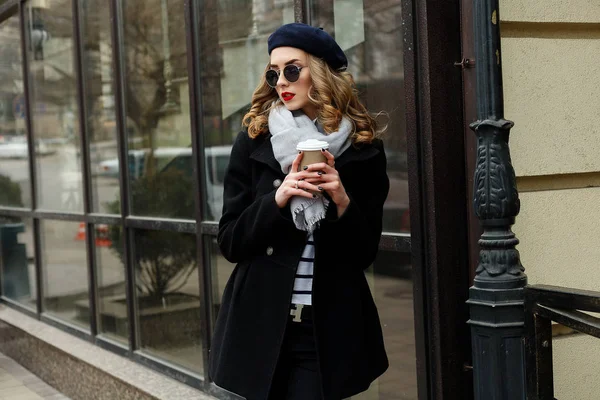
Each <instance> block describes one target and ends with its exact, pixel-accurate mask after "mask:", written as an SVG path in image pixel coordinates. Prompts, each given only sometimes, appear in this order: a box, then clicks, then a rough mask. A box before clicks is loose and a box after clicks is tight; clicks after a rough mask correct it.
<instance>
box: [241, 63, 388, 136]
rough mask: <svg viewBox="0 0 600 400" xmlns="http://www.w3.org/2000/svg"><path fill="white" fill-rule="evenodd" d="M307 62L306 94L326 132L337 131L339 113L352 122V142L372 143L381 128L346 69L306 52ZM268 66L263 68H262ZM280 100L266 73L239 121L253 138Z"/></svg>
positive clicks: (265, 125) (262, 129) (264, 129)
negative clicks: (308, 77)
mask: <svg viewBox="0 0 600 400" xmlns="http://www.w3.org/2000/svg"><path fill="white" fill-rule="evenodd" d="M307 56H308V66H309V68H310V76H311V78H312V86H311V89H310V92H309V94H308V98H309V101H310V102H311V103H312V104H313V105H314V106H315V107H316V109H317V117H318V119H319V122H320V123H321V124H322V126H323V129H324V130H325V133H326V134H329V133H332V132H336V131H337V130H338V127H339V125H340V122H341V121H342V116H344V115H345V116H346V117H348V118H349V119H350V120H351V121H352V123H353V125H354V131H353V132H352V134H351V140H352V143H353V144H355V145H357V144H363V143H371V142H372V141H373V139H374V138H375V137H376V136H377V135H379V134H380V133H381V132H380V131H378V130H377V128H378V127H377V121H376V120H375V118H373V117H372V116H371V114H369V112H368V111H367V109H366V107H365V106H364V105H363V104H362V103H361V102H360V100H359V99H358V91H357V90H356V87H355V84H354V78H352V75H351V74H350V73H349V72H345V71H344V72H338V71H334V70H332V69H331V68H330V67H329V65H327V64H326V63H325V62H324V61H323V60H321V59H320V58H317V57H313V56H312V55H310V54H308V53H307ZM268 68H269V67H268V66H267V67H266V68H265V71H266V70H267V69H268ZM280 104H282V103H281V100H280V99H279V96H278V95H277V91H276V90H275V89H273V88H272V87H270V86H269V85H267V82H266V80H265V75H264V74H263V75H262V76H261V78H260V82H259V84H258V87H257V88H256V89H255V90H254V93H253V94H252V104H251V106H250V111H248V112H247V113H246V115H244V119H243V120H242V125H243V126H244V127H246V128H248V135H249V136H250V137H251V138H253V139H254V138H256V137H258V136H260V135H262V134H265V133H266V132H267V131H268V129H269V121H268V119H269V111H271V108H272V107H277V106H279V105H280Z"/></svg>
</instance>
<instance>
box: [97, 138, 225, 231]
mask: <svg viewBox="0 0 600 400" xmlns="http://www.w3.org/2000/svg"><path fill="white" fill-rule="evenodd" d="M231 148H232V146H212V147H207V148H206V149H205V150H204V154H205V163H206V164H205V169H204V170H205V171H206V172H205V173H206V182H207V189H208V190H207V193H206V199H207V201H208V211H209V214H210V215H209V219H211V220H218V219H219V218H221V213H222V208H223V179H224V177H225V170H226V169H227V165H228V164H229V157H230V155H231ZM149 155H150V149H141V150H130V151H129V160H128V164H129V174H130V177H131V178H132V179H136V178H139V177H140V176H142V175H143V174H144V173H145V161H146V159H147V157H148V156H149ZM152 156H153V157H154V159H155V160H156V167H157V170H158V171H159V172H158V173H161V172H164V171H168V170H172V169H177V170H179V171H182V172H183V173H184V174H186V175H188V176H190V177H191V175H192V171H193V166H192V148H191V147H159V148H157V149H155V150H154V152H152ZM96 174H97V175H98V176H104V177H111V178H118V177H119V159H118V158H113V159H109V160H105V161H102V162H100V163H98V165H97V168H96Z"/></svg>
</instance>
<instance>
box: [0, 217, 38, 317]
mask: <svg viewBox="0 0 600 400" xmlns="http://www.w3.org/2000/svg"><path fill="white" fill-rule="evenodd" d="M0 257H1V260H0V265H2V294H3V295H4V296H6V297H8V298H9V299H12V300H15V301H18V302H19V303H21V304H22V305H24V306H26V307H29V308H31V309H35V300H36V298H37V296H36V293H37V286H36V280H35V246H34V243H33V228H32V221H31V220H30V219H27V220H23V221H21V220H20V219H19V218H7V217H3V216H0Z"/></svg>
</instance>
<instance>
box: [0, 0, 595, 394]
mask: <svg viewBox="0 0 600 400" xmlns="http://www.w3.org/2000/svg"><path fill="white" fill-rule="evenodd" d="M479 3H482V2H479ZM545 3H546V2H538V1H532V2H528V3H527V4H526V5H524V4H522V3H521V2H517V1H509V0H506V1H502V2H501V4H500V6H501V11H502V13H501V16H498V14H497V13H496V14H494V15H493V16H492V19H493V18H497V21H500V20H501V21H502V23H503V31H502V47H503V53H502V54H503V55H504V59H503V61H502V65H504V69H503V78H504V83H505V84H504V93H505V95H504V98H505V102H506V119H508V120H513V121H515V128H513V132H514V133H513V134H512V138H513V139H512V141H511V150H512V152H513V163H514V165H515V169H516V171H517V186H518V189H519V191H520V192H522V195H521V198H522V209H523V211H522V213H521V216H520V217H517V223H516V225H515V232H516V233H517V237H519V239H521V241H522V244H520V245H519V247H518V248H519V250H520V252H521V254H522V256H523V264H524V266H525V268H526V269H527V271H528V273H529V271H530V270H531V274H530V282H534V283H551V284H557V285H567V286H575V287H583V288H589V289H594V288H595V282H596V280H593V279H591V280H590V279H588V278H589V277H590V276H594V274H595V272H594V271H595V269H590V268H589V265H592V264H593V261H595V260H597V259H598V257H596V256H597V255H598V254H597V249H598V247H597V246H595V243H596V242H597V227H596V225H594V224H593V223H591V222H590V221H592V220H593V218H589V215H590V213H592V211H593V212H594V213H595V212H597V211H596V210H595V209H594V210H588V211H586V208H584V207H583V206H584V205H585V204H594V203H595V202H596V201H595V200H596V199H597V195H598V194H597V192H596V191H595V188H596V187H597V186H598V165H597V160H598V158H597V151H595V150H596V149H597V147H598V139H597V137H598V135H593V133H594V132H596V131H597V127H596V125H595V124H594V123H593V122H592V119H589V118H587V117H586V116H589V115H591V114H593V109H594V107H596V106H597V102H598V100H597V99H595V96H594V93H595V92H594V90H593V89H594V88H596V87H597V86H598V85H596V84H595V83H594V84H590V82H596V83H597V80H598V74H597V72H598V67H597V65H598V63H597V62H596V61H597V54H600V53H599V52H597V51H593V50H594V49H596V48H597V46H598V44H597V43H598V40H597V36H598V35H597V30H598V24H597V22H595V21H597V20H598V19H597V17H598V16H599V14H598V13H599V10H598V9H597V6H596V5H595V4H592V3H590V2H589V1H585V0H577V1H575V2H572V3H573V4H571V3H568V4H569V5H573V6H574V7H572V8H569V10H577V12H571V11H569V12H567V11H564V12H562V11H561V10H562V9H561V7H563V6H564V7H567V5H565V4H567V3H563V2H556V4H555V5H554V6H553V7H547V6H546V5H545ZM569 7H570V6H569ZM475 14H476V12H475V10H474V8H473V3H471V2H470V1H469V2H459V1H442V0H422V1H421V0H419V1H417V0H189V1H176V0H3V1H0V238H1V242H0V243H1V244H0V246H1V248H0V254H1V257H0V266H1V269H0V270H1V284H0V287H1V296H2V297H1V299H2V303H3V304H4V305H5V306H7V307H10V308H13V309H16V310H18V311H20V312H22V314H23V317H24V318H25V317H26V318H35V319H38V320H40V321H42V322H43V323H45V324H49V325H52V326H54V327H57V328H58V329H61V330H63V331H65V332H68V333H69V334H72V335H73V336H76V337H79V338H81V339H84V340H88V341H90V342H92V343H94V344H95V345H96V346H97V347H98V348H102V349H108V350H109V351H112V352H114V353H117V354H119V355H121V356H122V357H124V358H128V359H131V360H134V361H135V362H138V363H140V364H143V365H145V366H149V367H151V368H153V369H155V370H156V371H159V372H160V373H163V374H165V375H168V376H170V377H174V378H175V379H178V380H180V381H181V382H184V383H185V384H188V385H190V386H192V387H195V388H199V389H201V390H203V391H206V392H210V393H212V394H214V395H216V396H217V397H220V398H230V397H228V396H230V394H227V393H225V392H223V391H221V390H220V389H219V388H217V387H215V385H214V384H212V383H211V382H210V380H209V378H208V376H207V362H208V354H209V351H210V348H211V332H212V329H213V327H214V322H215V318H216V315H217V313H218V310H219V305H220V300H221V299H220V297H221V294H222V292H223V289H224V285H225V283H226V281H227V279H228V277H229V275H230V274H231V272H232V270H233V268H234V267H235V266H234V265H232V264H230V263H229V262H227V261H226V260H225V259H224V258H223V257H222V256H221V255H220V254H219V249H218V246H217V245H216V234H217V223H218V220H219V217H220V212H221V205H222V179H223V174H224V170H225V168H226V166H227V163H228V160H229V151H230V148H231V144H232V142H233V139H234V138H235V135H236V134H237V133H238V132H239V130H240V128H241V121H242V117H243V115H244V113H245V111H246V110H247V109H248V106H249V103H250V97H251V94H252V91H253V89H254V88H255V87H256V85H257V83H258V79H259V77H260V75H261V74H262V73H263V71H264V68H265V66H266V64H267V61H268V55H267V50H266V42H267V37H268V35H269V34H270V33H271V32H272V31H273V30H274V29H275V28H276V27H278V26H279V25H281V24H284V23H288V22H293V21H297V22H305V23H309V24H311V25H314V26H320V27H323V28H324V29H325V30H327V31H328V32H330V33H331V34H332V35H333V36H334V37H335V38H336V40H337V41H338V42H339V44H340V45H341V47H342V48H343V49H344V51H345V52H346V54H347V56H348V59H349V68H348V70H349V71H350V72H351V73H352V74H353V75H354V77H355V80H356V85H357V89H358V90H359V92H360V96H361V99H362V100H363V102H364V103H365V104H366V106H367V107H368V109H369V110H370V111H371V112H373V113H378V112H380V111H383V112H384V113H382V114H381V115H380V117H379V118H380V122H381V123H382V124H384V125H387V131H386V133H385V135H384V136H383V140H384V143H385V146H386V153H387V158H388V174H389V176H390V183H391V188H390V194H389V196H388V199H387V201H386V203H385V210H384V221H383V222H384V233H383V235H382V237H381V242H380V252H379V255H378V257H377V259H376V261H375V262H374V264H373V266H372V267H371V268H370V269H369V270H367V272H366V274H367V277H368V281H369V284H370V286H371V290H372V292H373V295H374V298H375V301H376V303H377V306H378V309H379V312H380V316H381V320H382V325H383V331H384V338H385V342H386V348H387V350H388V354H389V357H390V368H389V370H388V371H387V372H386V373H385V374H384V375H383V376H382V377H381V378H380V379H378V380H377V381H376V382H374V383H373V385H372V386H371V388H370V389H369V390H368V391H367V392H365V393H363V394H361V395H360V396H356V397H355V398H354V399H359V400H388V399H389V400H391V399H402V400H417V399H418V400H425V399H457V400H458V399H460V400H464V399H470V398H473V396H474V393H473V372H472V369H473V363H472V350H471V333H470V328H469V325H468V324H467V320H469V306H468V305H467V300H468V298H469V287H470V286H471V285H472V283H473V278H474V276H476V273H477V272H476V267H477V264H478V262H479V247H478V240H479V237H480V235H481V228H480V227H479V221H478V219H477V217H476V216H475V213H474V211H473V206H472V195H471V193H472V191H473V184H474V183H473V181H474V179H473V173H474V170H475V164H476V159H477V155H476V148H477V142H476V137H475V135H474V134H473V132H472V131H471V129H470V128H469V124H470V123H471V122H473V121H475V120H476V119H477V118H478V117H477V107H476V104H475V103H476V97H477V96H476V91H475V89H476V76H475V70H476V68H474V66H475V67H476V66H477V65H475V63H474V62H473V61H474V60H475V58H476V55H475V50H474V49H475V42H476V40H477V37H476V36H475V33H474V30H473V24H474V19H475V18H476V17H475ZM494 24H495V22H494ZM499 54H500V53H498V56H497V57H498V64H500V56H499ZM557 54H564V55H565V56H564V57H563V56H559V57H556V55H557ZM565 88H568V90H566V91H565ZM565 95H567V97H568V98H569V101H568V102H567V106H566V107H567V109H563V106H564V103H563V102H562V101H560V100H558V99H559V98H560V97H561V96H563V97H564V96H565ZM596 108H597V107H596ZM548 110H551V111H552V112H548ZM549 115H550V116H549ZM573 120H576V121H577V124H573V123H572V122H573ZM548 132H556V135H557V136H558V137H559V138H560V140H552V139H550V138H548V137H547V136H548ZM590 132H591V133H590ZM540 146H541V147H540ZM540 148H542V150H540ZM549 214H552V215H555V218H551V220H552V222H548V221H549V219H548V218H544V216H545V215H549ZM594 215H595V214H594ZM586 223H587V224H589V225H586ZM566 227H568V230H567V232H568V236H573V237H576V238H578V239H577V240H578V241H579V242H581V243H584V244H585V246H584V247H585V248H588V249H595V250H590V251H589V252H583V253H580V254H577V255H576V256H575V255H574V251H573V248H574V246H568V243H571V242H569V241H565V240H563V241H559V242H560V243H558V242H557V243H555V244H554V245H550V246H549V243H552V240H557V239H559V238H561V237H562V238H563V239H564V237H565V236H564V235H559V234H558V233H557V229H559V228H560V229H562V230H564V229H567V228H566ZM581 227H583V228H582V229H579V228H581ZM595 233H596V234H595ZM594 234H595V235H594ZM569 249H571V250H569ZM556 260H564V261H563V264H567V263H568V262H569V263H574V264H575V265H574V268H579V271H581V272H582V273H581V274H574V273H573V274H566V273H562V272H560V271H564V270H565V269H563V268H556V269H554V268H549V267H548V265H549V264H552V263H553V262H554V263H555V262H556ZM577 276H579V277H584V276H585V277H588V278H586V279H585V280H578V279H576V278H575V277H577ZM556 331H557V335H558V331H559V329H557V330H556ZM563 336H564V339H563V338H561V339H560V342H557V344H556V345H555V350H556V357H558V358H557V359H556V360H555V362H556V366H557V368H556V376H557V379H556V382H557V385H559V384H560V385H562V386H563V389H562V390H563V392H560V391H558V392H557V393H563V394H562V396H563V397H565V396H566V397H569V395H568V393H573V391H577V393H579V396H577V397H576V398H578V399H587V398H589V399H592V398H594V397H593V393H594V390H593V389H590V391H587V388H586V385H585V383H586V382H588V381H589V377H590V375H585V376H584V377H583V378H585V379H583V378H581V379H579V380H573V379H569V378H568V369H569V365H571V364H570V363H572V362H574V361H576V360H579V359H575V358H574V356H573V354H570V351H571V349H579V350H580V352H581V353H586V352H587V354H588V357H589V358H588V359H587V362H588V363H592V361H591V360H593V359H594V358H593V357H594V356H593V354H595V353H594V352H591V351H586V350H587V349H588V348H591V347H592V344H591V343H590V342H589V340H588V339H586V338H583V337H578V336H577V335H571V334H569V335H563ZM586 377H587V378H586ZM582 379H583V380H582ZM586 379H588V380H587V381H586ZM592 387H593V385H592ZM557 397H559V398H560V396H557ZM494 400H496V399H494Z"/></svg>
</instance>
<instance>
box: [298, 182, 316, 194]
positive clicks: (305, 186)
mask: <svg viewBox="0 0 600 400" xmlns="http://www.w3.org/2000/svg"><path fill="white" fill-rule="evenodd" d="M298 188H299V189H302V190H308V191H313V192H318V191H319V188H318V186H317V185H315V184H313V183H312V182H310V181H309V180H301V181H298Z"/></svg>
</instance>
